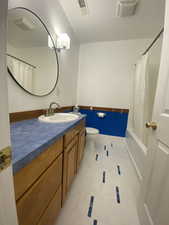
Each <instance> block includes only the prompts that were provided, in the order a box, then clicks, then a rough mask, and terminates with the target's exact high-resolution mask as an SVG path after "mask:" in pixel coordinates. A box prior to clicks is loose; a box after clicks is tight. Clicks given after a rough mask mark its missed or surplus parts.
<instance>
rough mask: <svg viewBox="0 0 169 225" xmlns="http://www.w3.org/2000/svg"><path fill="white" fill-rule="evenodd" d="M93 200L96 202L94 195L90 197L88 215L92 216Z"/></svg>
mask: <svg viewBox="0 0 169 225" xmlns="http://www.w3.org/2000/svg"><path fill="white" fill-rule="evenodd" d="M93 202H94V196H91V198H90V204H89V210H88V217H91V216H92V210H93Z"/></svg>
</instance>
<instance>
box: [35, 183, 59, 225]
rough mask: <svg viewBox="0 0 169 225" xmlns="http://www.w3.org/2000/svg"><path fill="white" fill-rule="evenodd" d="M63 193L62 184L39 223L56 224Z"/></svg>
mask: <svg viewBox="0 0 169 225" xmlns="http://www.w3.org/2000/svg"><path fill="white" fill-rule="evenodd" d="M61 194H62V188H61V186H60V187H59V189H58V191H57V192H56V194H55V196H54V198H53V199H52V201H51V202H50V204H49V206H48V208H47V209H46V211H45V213H44V214H43V216H42V217H41V218H40V221H39V223H38V225H53V224H54V222H55V221H56V218H57V216H58V213H59V212H60V210H61Z"/></svg>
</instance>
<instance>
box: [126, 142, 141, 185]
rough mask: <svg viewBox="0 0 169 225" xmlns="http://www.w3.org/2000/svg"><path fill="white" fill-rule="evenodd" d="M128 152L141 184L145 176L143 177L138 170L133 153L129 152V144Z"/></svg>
mask: <svg viewBox="0 0 169 225" xmlns="http://www.w3.org/2000/svg"><path fill="white" fill-rule="evenodd" d="M126 139H127V138H126ZM127 152H128V154H129V157H130V160H131V162H132V164H133V167H134V169H135V172H136V175H137V178H138V180H139V182H140V183H141V182H142V180H143V176H142V175H141V173H140V170H139V168H138V166H137V163H136V161H135V159H134V157H133V156H132V154H131V152H130V150H129V144H128V143H127Z"/></svg>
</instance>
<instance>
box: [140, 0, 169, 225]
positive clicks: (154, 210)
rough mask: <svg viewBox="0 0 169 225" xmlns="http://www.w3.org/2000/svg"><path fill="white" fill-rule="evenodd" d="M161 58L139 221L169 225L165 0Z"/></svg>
mask: <svg viewBox="0 0 169 225" xmlns="http://www.w3.org/2000/svg"><path fill="white" fill-rule="evenodd" d="M164 29H165V31H164V39H163V47H162V58H161V65H160V72H159V80H158V84H157V93H156V98H155V105H154V112H153V118H152V121H147V122H155V123H156V124H157V129H156V130H153V129H152V128H151V127H150V128H148V129H149V130H150V131H149V132H150V138H149V147H148V154H147V161H146V165H145V171H144V178H143V182H142V187H141V192H140V199H139V216H140V220H141V223H142V225H169V1H167V2H166V15H165V27H164Z"/></svg>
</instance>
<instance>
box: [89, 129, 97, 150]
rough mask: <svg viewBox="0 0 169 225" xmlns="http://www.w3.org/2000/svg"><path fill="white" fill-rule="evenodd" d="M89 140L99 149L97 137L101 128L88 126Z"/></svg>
mask: <svg viewBox="0 0 169 225" xmlns="http://www.w3.org/2000/svg"><path fill="white" fill-rule="evenodd" d="M86 133H87V141H88V142H89V144H90V145H91V146H92V147H93V148H94V149H95V150H96V151H97V138H98V134H99V130H98V129H96V128H93V127H86Z"/></svg>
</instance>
